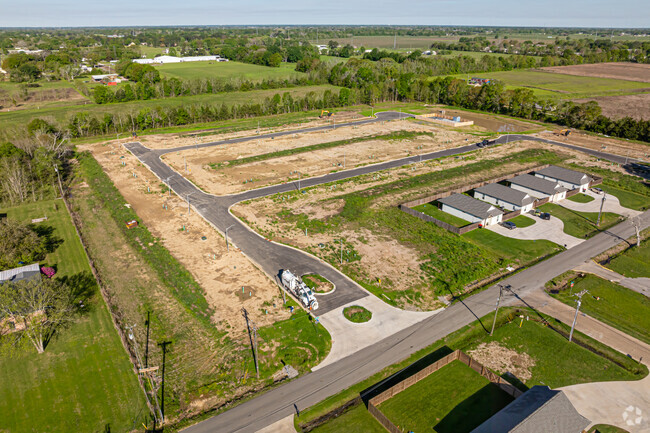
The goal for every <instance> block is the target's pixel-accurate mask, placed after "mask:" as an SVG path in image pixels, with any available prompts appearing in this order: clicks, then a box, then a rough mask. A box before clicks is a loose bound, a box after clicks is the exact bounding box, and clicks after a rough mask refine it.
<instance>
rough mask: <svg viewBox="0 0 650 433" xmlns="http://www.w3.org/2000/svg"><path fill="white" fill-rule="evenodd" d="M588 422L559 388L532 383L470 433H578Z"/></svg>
mask: <svg viewBox="0 0 650 433" xmlns="http://www.w3.org/2000/svg"><path fill="white" fill-rule="evenodd" d="M589 424H590V421H589V420H588V419H587V418H585V417H583V416H582V415H580V414H579V413H578V411H577V410H576V409H575V408H574V407H573V405H572V404H571V402H570V401H569V399H568V398H567V396H566V395H565V394H564V393H563V392H562V391H558V390H552V389H550V388H549V387H548V386H541V385H536V386H533V387H532V388H531V389H529V390H528V391H526V392H525V393H524V394H523V395H522V396H521V397H519V398H518V399H516V400H514V401H513V402H511V403H510V404H509V405H508V406H506V407H504V408H503V409H501V410H500V411H499V412H497V413H496V414H494V415H493V416H492V417H491V418H489V419H488V420H487V421H485V422H484V423H483V424H481V425H480V426H478V427H477V428H475V429H474V430H472V433H506V432H511V433H542V432H544V433H545V432H553V433H580V432H582V431H583V430H584V429H585V428H586V427H587V426H588V425H589Z"/></svg>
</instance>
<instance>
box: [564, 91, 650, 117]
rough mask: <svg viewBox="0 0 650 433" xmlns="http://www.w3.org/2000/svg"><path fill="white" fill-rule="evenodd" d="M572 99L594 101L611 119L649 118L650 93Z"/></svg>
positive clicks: (581, 101) (575, 100)
mask: <svg viewBox="0 0 650 433" xmlns="http://www.w3.org/2000/svg"><path fill="white" fill-rule="evenodd" d="M573 101H574V102H580V103H583V102H589V101H596V102H598V105H600V108H602V109H603V115H604V116H607V117H609V118H612V119H621V118H623V117H631V118H633V119H637V120H650V93H639V94H636V95H621V96H603V97H600V98H586V99H574V100H573Z"/></svg>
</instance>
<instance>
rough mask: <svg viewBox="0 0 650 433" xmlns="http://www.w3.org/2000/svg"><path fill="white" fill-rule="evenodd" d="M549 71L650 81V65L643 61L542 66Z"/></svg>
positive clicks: (581, 75)
mask: <svg viewBox="0 0 650 433" xmlns="http://www.w3.org/2000/svg"><path fill="white" fill-rule="evenodd" d="M542 69H543V70H544V71H547V72H554V73H559V74H566V75H577V76H580V77H597V78H615V79H618V80H629V81H641V82H644V83H650V65H648V64H643V63H627V62H613V63H593V64H587V65H571V66H552V67H547V68H542Z"/></svg>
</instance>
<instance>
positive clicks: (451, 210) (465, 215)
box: [442, 203, 482, 223]
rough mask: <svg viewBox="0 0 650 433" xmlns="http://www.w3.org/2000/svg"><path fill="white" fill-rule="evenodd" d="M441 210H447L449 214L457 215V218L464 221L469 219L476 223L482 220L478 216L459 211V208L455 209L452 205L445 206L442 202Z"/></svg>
mask: <svg viewBox="0 0 650 433" xmlns="http://www.w3.org/2000/svg"><path fill="white" fill-rule="evenodd" d="M442 211H443V212H447V213H448V214H450V215H453V216H457V217H458V218H462V219H464V220H465V221H469V222H471V223H477V222H481V221H482V220H481V219H480V218H476V217H475V216H473V215H470V214H468V213H465V212H463V211H460V210H458V209H456V208H454V207H451V206H447V205H446V204H444V203H443V204H442Z"/></svg>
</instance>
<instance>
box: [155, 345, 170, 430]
mask: <svg viewBox="0 0 650 433" xmlns="http://www.w3.org/2000/svg"><path fill="white" fill-rule="evenodd" d="M170 344H172V342H171V341H163V342H162V343H158V346H161V347H162V353H163V361H162V365H163V368H162V388H161V391H162V392H161V397H160V398H161V402H160V413H161V423H162V424H165V356H166V354H167V346H168V345H170Z"/></svg>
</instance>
